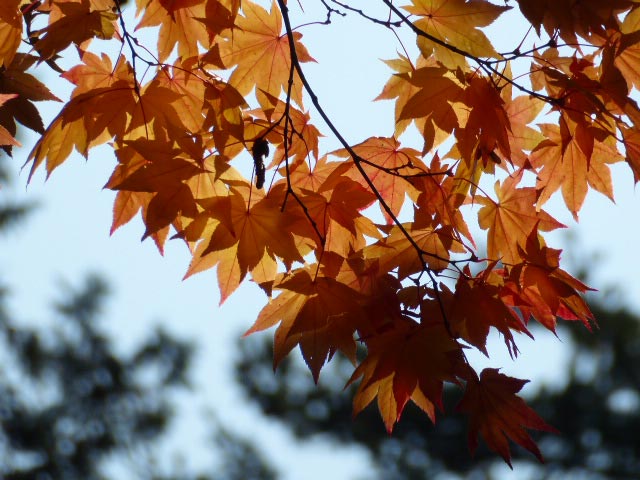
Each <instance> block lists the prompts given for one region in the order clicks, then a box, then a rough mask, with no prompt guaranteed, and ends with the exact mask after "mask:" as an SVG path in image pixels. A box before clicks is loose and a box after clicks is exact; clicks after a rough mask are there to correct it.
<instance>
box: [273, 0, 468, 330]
mask: <svg viewBox="0 0 640 480" xmlns="http://www.w3.org/2000/svg"><path fill="white" fill-rule="evenodd" d="M278 6H279V8H280V11H281V13H282V18H283V21H284V25H285V31H286V32H287V36H288V40H289V51H290V55H291V69H292V70H293V69H295V71H296V72H297V73H298V76H299V77H300V80H301V81H302V84H303V85H304V88H305V90H306V91H307V93H308V94H309V96H310V97H311V102H312V103H313V105H314V106H315V107H316V110H317V111H318V113H319V114H320V116H321V117H322V119H323V120H324V121H325V123H326V124H327V126H328V127H329V129H330V130H331V131H332V133H333V134H334V135H335V136H336V138H337V139H338V141H339V142H340V143H341V144H342V146H343V147H344V148H345V150H346V151H347V152H348V153H349V154H350V155H351V158H352V159H353V160H354V165H355V166H356V168H357V170H358V171H359V172H360V174H361V175H362V177H363V178H364V180H365V182H366V183H367V184H368V186H369V188H370V189H371V191H372V192H373V193H374V195H375V196H376V197H377V199H378V201H379V203H380V205H381V206H382V208H383V210H384V211H385V212H386V213H387V215H389V218H391V219H392V221H393V223H394V224H395V225H396V226H397V227H398V229H399V230H400V231H401V232H402V234H403V236H404V237H405V238H406V239H407V241H408V242H409V244H410V245H411V246H412V247H413V248H414V249H415V250H416V252H417V253H418V258H419V260H420V262H421V264H422V270H423V271H425V272H426V273H427V275H428V276H429V278H430V280H431V283H432V285H433V290H434V292H436V293H435V297H436V301H437V302H438V304H439V308H440V310H441V312H442V315H443V322H444V323H445V327H446V329H447V332H448V333H449V335H450V337H451V338H452V339H454V340H456V339H455V337H453V334H452V331H451V326H450V325H449V321H448V319H447V317H446V315H445V313H446V312H445V309H444V303H443V301H442V298H441V297H440V293H439V287H438V283H437V281H436V278H435V276H436V275H437V274H436V273H435V272H433V271H432V270H431V268H430V267H429V266H428V264H427V262H426V260H425V259H424V257H423V256H424V255H428V256H431V257H433V258H436V259H439V260H442V261H446V262H448V263H449V264H452V265H454V266H455V265H456V263H455V262H452V261H451V260H450V259H445V258H441V257H440V256H438V255H435V254H432V253H430V252H427V251H424V250H423V249H422V248H421V247H420V246H419V245H418V244H417V243H416V241H415V240H414V239H413V237H412V236H411V234H410V233H409V232H408V231H407V230H406V228H405V227H404V225H403V224H402V223H401V222H400V220H399V219H398V218H397V217H396V216H395V215H394V213H393V212H392V211H391V207H390V206H389V205H388V204H387V202H386V201H385V200H384V198H383V197H382V195H381V193H380V192H379V191H378V189H377V188H376V187H375V185H374V184H373V182H372V181H371V179H370V178H369V176H368V175H367V173H366V172H365V171H364V168H363V167H362V163H363V162H364V159H362V158H361V157H360V156H359V155H358V154H357V153H356V152H355V151H354V150H353V148H352V147H351V145H350V144H349V142H347V140H346V139H345V138H344V137H343V136H342V134H341V133H340V131H339V130H338V128H337V127H336V126H335V124H334V123H333V122H332V121H331V119H330V118H329V116H328V115H327V113H326V112H325V111H324V109H323V108H322V105H320V102H319V100H318V97H317V95H316V94H315V92H314V90H313V88H312V87H311V85H310V84H309V82H308V80H307V78H306V76H305V74H304V71H303V70H302V67H301V65H300V62H299V59H298V55H297V51H296V48H295V43H294V37H293V31H292V29H291V21H290V19H289V14H288V8H287V6H286V3H285V0H278ZM290 78H291V74H290ZM289 88H291V87H289ZM288 102H290V99H288ZM456 268H457V267H456ZM456 342H457V340H456Z"/></svg>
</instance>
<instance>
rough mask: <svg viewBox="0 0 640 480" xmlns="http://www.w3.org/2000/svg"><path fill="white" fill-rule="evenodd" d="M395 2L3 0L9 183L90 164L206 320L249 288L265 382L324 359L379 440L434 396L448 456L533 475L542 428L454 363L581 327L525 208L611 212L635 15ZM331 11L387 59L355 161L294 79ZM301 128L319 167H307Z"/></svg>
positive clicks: (489, 383)
mask: <svg viewBox="0 0 640 480" xmlns="http://www.w3.org/2000/svg"><path fill="white" fill-rule="evenodd" d="M404 3H405V4H406V5H402V6H401V5H399V4H398V3H397V2H393V1H392V0H381V1H379V2H365V3H364V5H365V7H363V8H364V9H363V10H360V9H359V8H356V7H354V6H352V5H350V3H349V2H338V1H335V0H326V1H322V2H309V0H299V1H297V2H293V1H289V2H288V3H287V1H286V0H273V2H272V3H271V4H270V5H269V4H268V3H266V2H260V3H256V2H253V1H251V0H136V1H135V5H126V7H125V5H123V4H121V3H120V2H119V1H118V0H43V1H38V0H3V1H2V2H1V3H0V68H1V69H0V143H1V144H2V145H3V148H4V150H5V151H6V152H11V149H12V148H14V149H15V148H16V147H20V143H19V142H18V141H17V140H16V139H15V138H14V137H15V136H16V131H17V124H21V125H23V126H25V127H27V128H29V129H31V130H33V131H35V132H37V133H38V134H39V135H40V136H39V140H38V141H37V143H36V144H35V146H34V147H33V149H32V151H31V153H30V155H29V160H28V165H27V168H28V169H30V172H31V175H32V174H33V172H34V171H36V170H37V169H38V168H45V169H46V172H47V175H48V174H50V173H51V172H52V171H53V170H54V169H56V167H58V166H59V165H61V164H62V163H63V162H65V160H67V159H68V158H69V156H70V155H71V154H72V152H73V151H77V152H79V153H80V154H82V155H83V156H85V157H87V156H89V153H90V150H91V149H92V148H93V147H96V146H98V145H102V144H108V145H109V146H110V147H111V148H112V149H113V152H114V153H115V158H116V159H117V163H116V165H115V168H114V170H113V174H112V175H111V178H110V179H109V181H108V182H107V184H106V188H109V189H111V190H114V191H116V192H117V196H116V199H115V204H114V210H113V211H114V215H113V223H112V226H111V231H112V232H113V231H115V230H116V229H118V228H119V227H120V226H122V225H124V224H126V223H127V222H129V221H130V220H131V219H132V218H133V217H135V216H136V215H137V214H138V213H141V216H142V220H143V221H144V224H145V227H146V230H145V234H144V238H146V237H150V238H151V239H152V240H153V241H154V242H155V243H156V245H157V246H158V249H159V250H160V251H162V249H163V246H164V244H165V241H166V240H167V239H168V238H169V237H171V238H175V239H178V241H182V242H184V244H186V246H187V247H188V248H189V250H190V251H191V252H192V254H193V259H192V261H191V264H190V266H189V268H188V271H187V274H186V276H187V277H188V276H190V275H193V274H195V273H197V272H201V271H203V270H206V269H211V268H215V269H216V273H217V279H218V284H219V288H220V293H221V300H222V301H223V302H224V301H225V299H227V298H228V297H229V296H230V295H231V294H232V293H233V292H234V291H235V290H236V289H237V288H238V286H239V285H240V284H241V283H242V282H243V281H245V280H248V279H250V280H252V281H253V282H255V283H256V284H258V285H259V286H260V287H261V288H262V289H263V290H264V293H265V294H266V300H265V303H266V305H265V306H264V308H263V309H262V311H261V312H260V314H259V316H258V318H257V320H256V322H255V323H254V325H253V326H252V327H251V328H250V329H249V330H248V333H251V332H256V331H260V330H265V329H268V328H271V327H277V328H276V330H275V336H274V353H275V357H274V361H275V365H277V364H278V362H279V361H280V360H281V359H282V358H284V357H285V356H286V355H287V354H288V353H289V352H290V351H291V350H292V349H294V348H295V347H299V348H300V351H301V352H302V356H303V357H304V360H305V361H306V363H307V365H308V366H309V368H310V370H311V372H312V374H313V376H314V378H315V379H317V378H318V376H319V374H320V370H321V369H322V367H323V365H324V364H325V363H326V362H327V361H329V360H330V359H331V358H332V356H333V355H334V354H336V352H340V353H341V354H343V355H346V356H347V357H348V358H350V359H351V360H352V361H353V364H354V372H353V376H352V378H351V380H350V383H353V382H359V388H358V390H357V393H356V395H355V398H354V411H355V413H357V412H359V411H361V410H362V409H363V408H365V407H366V406H367V405H368V404H370V403H371V402H373V401H374V400H376V401H377V404H378V407H379V409H380V413H381V415H382V418H383V420H384V424H385V426H386V428H387V429H388V430H389V431H391V430H392V429H393V427H394V424H395V423H396V422H397V421H398V420H399V419H400V416H401V414H402V411H403V409H404V408H405V406H406V405H407V403H408V402H409V401H412V402H414V403H415V404H416V405H418V406H419V407H420V408H421V409H422V410H424V412H425V413H426V415H427V416H428V417H429V418H430V419H431V420H432V421H434V422H435V421H436V412H437V411H438V410H442V401H441V396H442V391H443V388H444V384H445V383H449V384H451V385H454V386H456V387H458V388H460V389H461V390H462V391H463V396H462V400H461V401H460V404H459V406H458V410H459V411H461V412H464V413H465V414H467V415H468V416H469V446H470V448H471V450H472V451H473V450H474V449H475V447H476V445H477V442H478V435H480V436H482V437H483V438H484V440H485V442H486V443H487V444H488V446H489V447H490V448H492V449H494V450H495V451H496V452H498V453H499V454H500V455H501V456H502V457H503V458H504V460H505V461H506V462H508V463H510V450H509V439H510V440H512V441H514V442H516V443H518V444H520V445H522V446H523V447H525V448H526V449H528V450H530V451H531V452H533V454H535V455H536V456H537V457H538V458H540V459H542V456H541V454H540V451H539V450H538V448H537V446H536V444H535V443H534V441H533V440H532V439H531V437H530V436H529V434H528V433H527V430H528V429H542V430H553V428H552V427H551V426H549V425H547V424H546V423H545V422H544V421H543V420H542V419H541V418H540V417H539V416H538V415H537V414H536V413H535V412H533V411H532V410H531V409H530V408H529V407H528V406H527V405H526V404H525V403H524V401H523V400H522V399H521V398H520V397H519V396H518V395H517V394H518V392H519V391H520V390H521V388H522V386H523V385H524V384H525V383H526V381H525V380H519V379H516V378H511V377H509V376H506V375H504V374H502V373H500V372H499V371H498V370H496V369H485V370H483V371H482V372H480V373H476V371H475V370H474V368H473V366H472V365H471V364H470V362H469V360H468V359H467V355H466V353H465V352H466V351H467V350H468V349H470V348H472V349H478V350H479V351H481V352H482V353H484V354H486V355H489V354H490V352H489V351H488V348H487V337H488V335H489V333H490V331H491V330H492V329H495V330H496V331H497V332H499V334H500V336H501V337H502V339H503V340H504V342H505V344H506V348H507V349H508V350H509V352H510V353H511V354H512V355H513V356H515V355H517V352H518V347H517V337H518V335H519V334H524V335H528V336H531V333H530V332H529V329H528V326H529V324H530V322H532V321H537V322H539V323H540V324H542V325H544V327H546V328H548V329H549V330H551V331H554V330H555V328H556V322H557V321H558V319H564V320H569V321H579V322H581V323H583V324H584V326H586V327H587V328H590V325H591V324H592V322H593V320H594V319H593V317H592V314H591V312H590V310H589V308H588V307H587V305H586V303H585V302H584V300H583V299H582V298H581V294H582V293H584V292H585V291H586V290H588V287H587V286H586V285H584V284H583V283H581V282H580V281H579V280H577V279H576V278H574V277H572V276H571V275H570V274H569V273H567V272H565V271H564V270H563V269H562V268H561V266H560V251H559V250H557V249H554V248H552V247H550V246H548V245H547V244H546V242H545V238H544V232H549V231H552V230H555V229H558V228H563V227H564V225H562V224H561V223H560V222H558V221H557V220H556V219H554V218H553V217H552V216H551V215H550V214H549V213H548V212H547V211H545V210H544V207H545V204H546V203H547V201H548V200H549V199H550V198H551V197H552V196H553V195H554V194H555V193H556V192H560V194H561V197H562V199H563V200H564V204H565V205H566V208H567V209H568V210H569V211H570V212H571V213H572V214H573V216H574V217H575V219H576V220H577V218H578V213H579V212H580V209H581V207H582V205H583V203H584V200H585V197H586V195H587V193H588V191H589V190H590V189H593V190H596V191H598V192H601V193H603V194H604V195H607V196H608V197H611V198H613V192H612V180H611V174H610V168H609V165H611V164H612V163H615V162H623V161H626V163H627V164H628V166H629V167H630V169H631V172H632V173H633V176H634V179H635V181H638V179H640V127H639V126H640V109H639V108H638V105H637V103H636V102H635V101H634V100H633V98H632V96H633V92H634V91H635V89H636V88H637V87H638V86H639V84H640V29H639V28H638V27H639V25H640V4H638V3H637V2H636V1H634V0H610V1H601V0H584V1H580V2H576V1H573V0H554V1H540V0H517V1H516V2H511V3H513V4H514V5H508V3H509V2H506V4H505V2H497V1H496V3H491V2H489V1H487V0H406V1H405V2H404ZM311 4H314V8H315V11H316V12H317V11H318V6H319V8H320V12H321V14H322V15H321V16H320V17H318V16H317V15H316V16H312V15H311V14H307V13H306V10H305V6H306V5H309V6H311ZM130 9H135V11H136V13H137V16H136V17H135V19H134V17H133V16H127V15H125V14H126V13H127V12H126V11H127V10H130ZM123 10H124V11H125V14H123ZM508 10H511V11H510V12H509V14H510V15H513V14H514V12H516V11H518V10H519V14H520V15H521V16H522V17H523V18H524V20H525V21H526V22H528V23H529V24H530V29H529V30H528V31H513V32H510V37H511V38H512V49H511V50H510V51H508V52H506V53H505V52H502V53H500V52H499V51H498V50H497V47H495V46H494V45H493V44H492V42H491V40H490V39H489V37H488V36H487V35H486V34H485V32H484V31H483V27H486V26H488V25H490V24H492V23H494V22H499V21H500V17H501V16H502V15H503V14H505V13H506V12H507V11H508ZM345 15H346V16H351V17H353V19H354V21H355V20H356V19H357V20H358V21H368V22H373V23H375V24H376V25H377V26H378V27H379V28H380V29H387V30H392V31H394V32H395V33H396V35H397V38H398V51H400V52H403V53H402V54H399V56H398V57H397V58H394V59H389V60H385V62H386V64H387V65H388V67H389V77H388V78H387V79H379V81H380V94H379V96H378V97H377V98H376V99H375V100H379V101H391V102H394V104H395V115H394V117H393V118H390V119H389V120H390V121H389V126H390V128H389V131H388V132H384V134H386V136H372V137H370V138H366V139H362V140H361V141H360V142H359V143H357V144H351V143H349V142H348V141H347V140H345V138H346V135H345V134H344V133H345V132H341V131H339V130H338V129H337V128H336V127H335V125H334V123H333V122H332V112H329V111H325V109H324V108H323V105H322V103H321V100H319V99H318V98H317V97H316V95H315V93H314V90H313V88H314V86H313V85H312V84H310V83H309V81H308V80H307V77H306V76H305V63H307V62H315V60H314V58H313V51H312V48H311V47H310V48H309V49H307V47H305V44H304V41H305V38H304V36H303V34H304V31H305V26H308V25H309V24H313V23H315V24H316V25H317V24H324V26H323V27H322V28H326V29H327V31H329V30H330V28H331V20H332V19H333V18H335V17H336V16H345ZM294 20H295V21H296V22H297V23H296V24H293V23H292V22H293V21H294ZM148 27H153V28H155V29H156V31H157V36H156V37H155V39H156V40H157V43H154V44H145V42H144V41H142V40H141V39H140V38H139V35H140V34H142V32H141V31H140V29H145V28H148ZM316 28H317V27H316ZM154 42H155V40H154ZM75 58H77V62H76V63H75V64H69V63H67V62H73V61H74V60H73V59H75ZM63 64H64V65H71V66H69V67H65V68H62V67H61V65H63ZM45 69H48V70H49V73H52V72H59V74H60V75H61V76H62V77H63V78H64V79H66V80H67V81H68V82H70V84H71V85H72V86H73V90H72V91H71V93H70V95H69V97H68V98H67V99H65V100H64V101H63V103H62V108H61V110H60V113H59V114H58V115H57V116H56V117H55V118H54V119H53V121H52V122H51V123H50V125H48V126H46V127H45V125H43V121H42V120H41V117H40V114H39V112H38V107H37V106H36V105H37V102H42V101H60V99H58V97H57V96H56V95H54V94H53V93H52V92H50V91H49V89H48V88H47V86H45V84H44V83H42V81H41V80H38V72H40V71H43V70H45ZM56 74H57V73H56ZM375 81H378V79H375ZM385 82H386V83H385ZM372 100H374V99H372ZM321 131H322V132H323V134H324V135H325V136H328V137H331V138H334V139H337V142H339V144H340V145H341V148H339V149H338V150H334V151H330V152H323V151H322V149H321V147H322V141H321V137H322V136H323V135H322V134H321ZM376 133H381V132H376ZM416 137H417V138H419V142H418V143H416V142H415V138H416ZM492 184H495V185H494V191H491V188H487V186H489V187H490V186H491V185H492ZM470 222H477V224H478V225H479V227H480V230H478V229H475V230H477V231H481V232H483V233H486V237H483V238H480V239H478V238H473V236H472V234H471V231H472V230H474V229H473V228H469V226H468V224H469V223H470ZM472 225H473V224H472ZM475 236H476V237H477V236H478V234H475ZM476 242H477V243H476ZM479 244H480V245H485V246H486V250H485V249H484V247H483V248H479V247H478V245H479ZM358 344H361V345H363V346H364V347H366V349H365V350H366V356H365V357H364V358H360V356H358V355H356V347H357V345H358Z"/></svg>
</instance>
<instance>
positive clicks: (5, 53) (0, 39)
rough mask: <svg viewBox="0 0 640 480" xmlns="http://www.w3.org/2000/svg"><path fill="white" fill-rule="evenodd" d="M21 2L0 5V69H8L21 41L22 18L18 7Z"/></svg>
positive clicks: (8, 2) (9, 0)
mask: <svg viewBox="0 0 640 480" xmlns="http://www.w3.org/2000/svg"><path fill="white" fill-rule="evenodd" d="M20 3H21V0H5V1H3V2H2V3H0V67H3V66H4V67H8V66H9V65H11V62H13V57H14V56H15V54H16V52H17V51H18V47H19V46H20V41H21V40H22V18H21V17H20V14H19V9H18V7H19V6H20Z"/></svg>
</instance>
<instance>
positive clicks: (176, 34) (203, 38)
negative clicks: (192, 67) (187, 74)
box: [136, 0, 209, 62]
mask: <svg viewBox="0 0 640 480" xmlns="http://www.w3.org/2000/svg"><path fill="white" fill-rule="evenodd" d="M136 4H137V15H140V14H141V13H143V15H142V18H141V19H140V22H139V23H138V25H137V26H136V30H138V29H140V28H144V27H155V26H158V25H159V26H160V33H159V35H158V58H159V60H160V62H164V61H165V60H166V59H167V57H169V55H171V52H172V51H173V49H174V47H175V46H176V45H178V56H179V57H181V58H182V59H183V60H184V59H187V58H189V57H195V56H197V55H198V54H199V53H200V52H199V49H198V45H202V46H204V47H208V46H209V34H208V33H207V28H206V26H205V25H204V24H203V23H202V22H201V21H200V20H199V19H201V18H203V17H205V16H206V14H207V10H206V7H205V2H203V1H200V0H137V1H136Z"/></svg>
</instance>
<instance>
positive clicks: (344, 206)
mask: <svg viewBox="0 0 640 480" xmlns="http://www.w3.org/2000/svg"><path fill="white" fill-rule="evenodd" d="M332 184H333V185H332ZM374 198H375V197H374V196H373V194H372V193H371V192H370V191H368V190H367V189H365V188H364V187H362V186H361V185H360V184H359V183H357V182H355V181H353V180H351V179H350V178H348V177H344V176H336V178H331V177H330V178H329V179H328V180H327V181H325V182H324V183H323V186H322V187H321V188H319V189H318V191H317V192H313V191H309V190H302V191H301V198H300V200H301V202H302V204H303V205H304V206H305V209H306V212H307V213H306V214H304V213H302V212H300V210H298V212H299V213H298V221H297V225H296V231H299V232H302V234H303V235H305V236H307V237H309V238H313V239H314V240H316V242H318V244H319V245H321V246H322V247H323V249H324V250H326V251H328V252H333V253H337V254H338V255H339V256H340V257H342V258H347V257H349V256H350V255H351V253H352V252H354V251H357V250H360V249H361V248H363V247H364V246H365V245H366V239H365V235H366V236H369V237H372V238H376V237H378V236H379V232H378V229H377V228H376V227H375V225H374V224H373V222H372V221H371V220H370V219H369V218H367V217H364V216H363V215H362V214H361V213H360V211H361V210H363V209H364V208H366V207H368V206H369V205H371V203H372V202H373V200H374ZM289 211H292V210H289ZM309 220H312V221H313V225H315V227H316V228H317V230H318V233H319V234H320V236H321V238H318V235H316V234H314V233H313V232H312V231H310V229H309V227H310V225H309Z"/></svg>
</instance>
